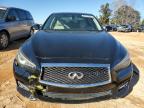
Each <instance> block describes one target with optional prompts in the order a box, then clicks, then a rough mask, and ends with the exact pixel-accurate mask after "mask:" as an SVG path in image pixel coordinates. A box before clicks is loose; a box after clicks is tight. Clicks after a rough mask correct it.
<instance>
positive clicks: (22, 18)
mask: <svg viewBox="0 0 144 108" xmlns="http://www.w3.org/2000/svg"><path fill="white" fill-rule="evenodd" d="M16 12H17V14H18V17H19V19H20V20H19V24H20V28H21V36H22V37H25V36H27V34H28V33H27V21H26V14H25V12H24V11H23V10H20V9H18V10H17V11H16Z"/></svg>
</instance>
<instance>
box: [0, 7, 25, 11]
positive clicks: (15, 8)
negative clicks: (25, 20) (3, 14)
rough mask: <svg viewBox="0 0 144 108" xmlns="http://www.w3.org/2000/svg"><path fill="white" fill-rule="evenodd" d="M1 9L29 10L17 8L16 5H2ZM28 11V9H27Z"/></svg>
mask: <svg viewBox="0 0 144 108" xmlns="http://www.w3.org/2000/svg"><path fill="white" fill-rule="evenodd" d="M0 9H19V10H23V11H27V10H24V9H21V8H16V7H6V6H0ZM27 12H28V11H27Z"/></svg>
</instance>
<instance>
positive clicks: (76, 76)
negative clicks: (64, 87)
mask: <svg viewBox="0 0 144 108" xmlns="http://www.w3.org/2000/svg"><path fill="white" fill-rule="evenodd" d="M83 76H84V74H83V73H81V72H70V73H69V74H68V77H69V78H70V79H82V78H83Z"/></svg>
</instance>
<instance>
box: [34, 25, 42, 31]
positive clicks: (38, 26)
mask: <svg viewBox="0 0 144 108" xmlns="http://www.w3.org/2000/svg"><path fill="white" fill-rule="evenodd" d="M40 28H41V26H40V24H34V25H33V26H32V29H33V30H40Z"/></svg>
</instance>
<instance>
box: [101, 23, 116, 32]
mask: <svg viewBox="0 0 144 108" xmlns="http://www.w3.org/2000/svg"><path fill="white" fill-rule="evenodd" d="M103 28H104V29H105V30H106V31H117V26H116V25H113V24H112V25H106V26H104V27H103Z"/></svg>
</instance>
